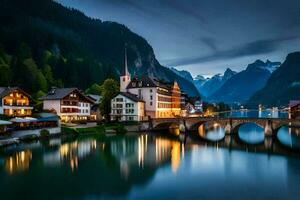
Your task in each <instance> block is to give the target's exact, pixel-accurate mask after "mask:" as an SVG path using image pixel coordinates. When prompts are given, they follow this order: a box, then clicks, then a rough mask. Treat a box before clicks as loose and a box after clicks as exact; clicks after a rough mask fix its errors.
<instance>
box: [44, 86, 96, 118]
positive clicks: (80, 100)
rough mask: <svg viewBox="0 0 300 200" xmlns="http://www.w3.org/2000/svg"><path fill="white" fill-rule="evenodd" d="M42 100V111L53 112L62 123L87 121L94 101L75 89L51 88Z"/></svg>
mask: <svg viewBox="0 0 300 200" xmlns="http://www.w3.org/2000/svg"><path fill="white" fill-rule="evenodd" d="M41 100H43V109H44V110H49V111H52V112H55V113H56V114H57V115H58V116H60V118H61V120H62V121H63V122H71V121H79V120H88V119H90V117H91V105H92V104H93V103H94V101H93V100H92V99H91V98H89V97H87V96H85V95H84V94H83V93H82V92H81V91H80V90H78V89H77V88H52V89H51V90H50V91H49V92H48V93H47V94H46V95H45V96H43V97H42V98H41Z"/></svg>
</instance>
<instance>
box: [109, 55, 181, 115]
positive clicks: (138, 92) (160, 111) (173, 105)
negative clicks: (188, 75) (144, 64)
mask: <svg viewBox="0 0 300 200" xmlns="http://www.w3.org/2000/svg"><path fill="white" fill-rule="evenodd" d="M118 95H120V96H122V99H123V101H125V100H126V101H133V102H134V103H133V104H134V107H135V108H136V109H137V110H135V111H134V112H135V113H134V116H135V117H132V116H127V114H128V113H127V112H126V103H123V105H122V106H123V107H119V108H117V107H114V106H117V105H118V106H121V102H119V103H117V98H119V101H121V97H118V96H116V97H114V98H113V99H112V101H111V106H112V111H111V117H112V119H121V120H131V119H133V120H140V119H142V118H143V119H144V118H145V117H151V118H170V117H176V116H180V115H181V91H180V88H179V85H178V84H177V82H176V81H175V82H174V83H172V84H163V83H161V82H159V81H158V80H155V79H154V78H151V77H148V76H143V77H141V78H134V79H132V80H131V77H130V74H129V72H128V66H127V57H126V52H125V68H124V73H123V74H122V75H121V76H120V93H119V94H118ZM130 98H131V99H130ZM133 99H134V100H133ZM142 104H143V105H144V106H142ZM139 105H140V106H139ZM124 106H125V107H124ZM142 109H144V110H142ZM117 112H118V113H117ZM117 114H118V118H116V115H117Z"/></svg>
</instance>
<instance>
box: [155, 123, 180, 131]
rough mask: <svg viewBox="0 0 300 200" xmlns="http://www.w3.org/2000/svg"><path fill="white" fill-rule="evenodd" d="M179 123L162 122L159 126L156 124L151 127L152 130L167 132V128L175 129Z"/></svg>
mask: <svg viewBox="0 0 300 200" xmlns="http://www.w3.org/2000/svg"><path fill="white" fill-rule="evenodd" d="M179 125H180V124H179V123H176V122H163V123H159V124H156V125H155V126H153V128H152V129H153V130H157V131H159V130H168V129H169V128H172V127H176V126H178V127H179Z"/></svg>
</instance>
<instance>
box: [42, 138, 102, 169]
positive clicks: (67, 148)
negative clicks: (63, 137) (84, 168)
mask: <svg viewBox="0 0 300 200" xmlns="http://www.w3.org/2000/svg"><path fill="white" fill-rule="evenodd" d="M56 142H57V141H56ZM53 143H54V142H51V140H50V142H49V145H51V144H53ZM56 144H57V143H56ZM96 147H97V142H96V140H95V139H88V140H86V141H74V142H69V143H64V144H61V145H60V146H59V149H58V150H56V151H51V152H46V153H45V154H44V158H43V161H44V164H45V166H49V167H53V166H57V165H67V166H70V167H71V169H72V171H73V170H75V169H77V168H78V162H79V160H81V159H84V158H85V157H87V156H88V155H89V154H91V153H92V152H93V151H94V150H95V149H96Z"/></svg>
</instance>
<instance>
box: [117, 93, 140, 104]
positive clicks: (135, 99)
mask: <svg viewBox="0 0 300 200" xmlns="http://www.w3.org/2000/svg"><path fill="white" fill-rule="evenodd" d="M118 95H121V96H123V97H126V98H128V99H130V100H132V101H134V102H144V100H143V99H140V98H138V97H137V95H135V94H132V93H129V92H119V93H118V94H117V95H116V96H115V97H114V98H116V97H117V96H118Z"/></svg>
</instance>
